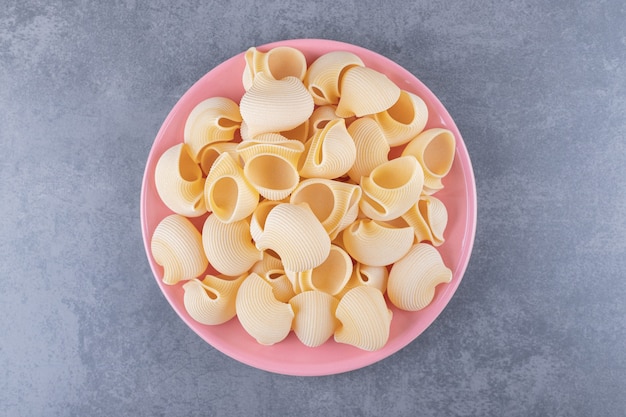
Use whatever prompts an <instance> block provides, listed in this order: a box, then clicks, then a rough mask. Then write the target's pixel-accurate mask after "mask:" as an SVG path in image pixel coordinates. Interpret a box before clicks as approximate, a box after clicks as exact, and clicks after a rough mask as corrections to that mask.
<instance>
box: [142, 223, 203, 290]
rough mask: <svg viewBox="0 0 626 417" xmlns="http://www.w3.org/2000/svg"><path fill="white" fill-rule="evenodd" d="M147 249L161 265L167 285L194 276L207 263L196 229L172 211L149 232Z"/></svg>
mask: <svg viewBox="0 0 626 417" xmlns="http://www.w3.org/2000/svg"><path fill="white" fill-rule="evenodd" d="M150 251H151V252H152V257H153V258H154V260H155V261H156V263H157V264H159V265H161V266H162V267H163V282H164V283H165V284H168V285H174V284H176V283H178V282H179V281H182V280H189V279H192V278H195V277H197V276H199V275H200V274H202V272H204V270H205V269H206V268H207V266H208V260H207V258H206V256H205V255H204V253H203V251H202V237H201V236H200V233H199V232H198V229H196V228H195V226H194V225H193V224H192V223H191V222H190V221H189V219H187V218H186V217H184V216H181V215H179V214H171V215H169V216H167V217H165V218H164V219H163V220H161V221H160V222H159V224H158V225H157V227H156V229H154V233H153V234H152V239H151V241H150Z"/></svg>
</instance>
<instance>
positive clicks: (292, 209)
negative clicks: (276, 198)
mask: <svg viewBox="0 0 626 417" xmlns="http://www.w3.org/2000/svg"><path fill="white" fill-rule="evenodd" d="M256 246H257V248H258V249H259V250H261V251H263V250H272V251H273V252H275V253H277V254H278V256H279V257H280V260H281V261H282V263H283V265H284V269H285V270H289V271H294V272H301V271H306V270H307V269H313V268H315V267H316V266H318V265H320V264H321V263H322V262H324V260H326V258H327V257H328V254H329V253H330V238H329V237H328V234H327V233H326V230H325V229H324V226H322V223H320V221H319V220H318V219H317V217H315V214H313V212H312V211H311V209H310V208H309V206H308V205H307V204H289V203H281V204H278V205H276V206H275V207H273V208H272V209H271V211H270V212H269V214H268V215H267V218H266V219H265V226H264V230H263V234H262V235H261V237H260V238H259V239H258V240H257V241H256Z"/></svg>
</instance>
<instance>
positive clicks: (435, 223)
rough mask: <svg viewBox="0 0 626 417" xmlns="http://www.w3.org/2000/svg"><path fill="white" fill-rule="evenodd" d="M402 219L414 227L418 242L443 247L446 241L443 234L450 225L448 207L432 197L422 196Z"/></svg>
mask: <svg viewBox="0 0 626 417" xmlns="http://www.w3.org/2000/svg"><path fill="white" fill-rule="evenodd" d="M402 218H403V219H404V220H405V221H406V223H407V224H409V225H410V226H412V227H413V230H414V231H415V237H416V238H417V241H418V242H422V241H426V240H427V241H429V242H430V243H432V244H433V245H434V246H441V245H442V244H443V242H444V241H445V239H444V236H443V233H444V231H445V229H446V225H447V224H448V211H447V209H446V206H445V205H444V204H443V203H442V202H441V200H439V199H438V198H436V197H433V196H432V195H422V196H421V197H420V199H419V201H418V202H417V203H416V204H415V205H414V206H413V207H411V208H410V209H409V210H408V211H407V212H406V213H404V214H403V215H402Z"/></svg>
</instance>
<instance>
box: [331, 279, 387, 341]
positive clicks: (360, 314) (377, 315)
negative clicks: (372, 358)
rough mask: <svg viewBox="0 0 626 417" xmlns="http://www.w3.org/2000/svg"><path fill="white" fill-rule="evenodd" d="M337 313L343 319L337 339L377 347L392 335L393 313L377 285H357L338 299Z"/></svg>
mask: <svg viewBox="0 0 626 417" xmlns="http://www.w3.org/2000/svg"><path fill="white" fill-rule="evenodd" d="M335 314H336V317H337V319H338V320H339V321H340V322H341V325H340V326H339V328H338V329H337V330H336V331H335V341H336V342H338V343H346V344H349V345H353V346H356V347H358V348H359V349H363V350H368V351H375V350H378V349H381V348H382V347H383V346H385V344H386V343H387V340H388V339H389V329H390V327H391V318H392V316H393V313H392V312H391V310H389V308H387V303H386V302H385V298H384V297H383V294H382V293H381V292H380V291H379V290H378V289H376V288H374V287H366V286H358V287H355V288H353V289H351V290H350V291H348V292H347V293H346V294H345V295H344V296H343V297H342V298H341V300H339V304H338V305H337V310H336V313H335Z"/></svg>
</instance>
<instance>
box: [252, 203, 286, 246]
mask: <svg viewBox="0 0 626 417" xmlns="http://www.w3.org/2000/svg"><path fill="white" fill-rule="evenodd" d="M279 204H281V201H275V200H263V201H261V202H260V203H259V204H258V205H257V207H256V209H254V212H253V213H252V217H250V235H252V240H254V241H255V242H256V241H258V240H259V239H261V236H262V235H263V232H264V231H265V221H266V220H267V215H268V214H270V211H272V209H273V208H274V207H276V206H277V205H279Z"/></svg>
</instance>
